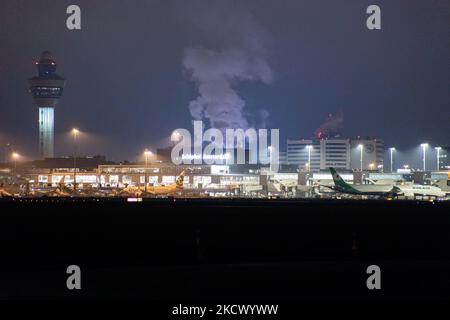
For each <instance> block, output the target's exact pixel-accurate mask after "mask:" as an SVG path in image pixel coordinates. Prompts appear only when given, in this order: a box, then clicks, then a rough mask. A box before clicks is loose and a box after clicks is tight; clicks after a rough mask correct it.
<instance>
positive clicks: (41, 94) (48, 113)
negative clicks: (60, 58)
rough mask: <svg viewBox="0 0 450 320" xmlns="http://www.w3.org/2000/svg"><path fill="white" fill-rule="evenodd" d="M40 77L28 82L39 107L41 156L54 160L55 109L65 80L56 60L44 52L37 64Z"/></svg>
mask: <svg viewBox="0 0 450 320" xmlns="http://www.w3.org/2000/svg"><path fill="white" fill-rule="evenodd" d="M35 64H36V66H37V69H38V76H36V77H33V78H31V79H29V80H28V82H29V85H30V93H31V95H32V96H33V98H34V102H35V104H36V105H37V107H39V155H40V157H41V158H42V159H44V158H53V156H54V154H53V145H54V108H55V106H56V104H57V103H58V101H59V99H60V98H61V96H62V93H63V89H64V85H65V79H64V78H62V77H60V76H59V75H57V74H56V60H55V58H54V57H53V55H52V54H51V53H50V52H48V51H44V52H43V53H41V55H40V57H39V59H38V60H37V61H36V62H35Z"/></svg>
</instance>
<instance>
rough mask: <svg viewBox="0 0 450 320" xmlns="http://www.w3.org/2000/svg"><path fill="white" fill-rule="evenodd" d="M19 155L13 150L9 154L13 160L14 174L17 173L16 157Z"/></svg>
mask: <svg viewBox="0 0 450 320" xmlns="http://www.w3.org/2000/svg"><path fill="white" fill-rule="evenodd" d="M19 157H20V155H19V154H18V153H17V152H13V153H12V154H11V158H12V159H13V161H14V174H17V159H19Z"/></svg>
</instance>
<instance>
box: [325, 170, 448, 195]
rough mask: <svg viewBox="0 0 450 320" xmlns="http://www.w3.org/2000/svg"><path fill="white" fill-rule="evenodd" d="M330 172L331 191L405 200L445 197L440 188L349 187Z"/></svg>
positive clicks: (420, 186) (377, 185)
mask: <svg viewBox="0 0 450 320" xmlns="http://www.w3.org/2000/svg"><path fill="white" fill-rule="evenodd" d="M330 172H331V175H332V177H333V181H334V187H333V188H332V189H333V190H336V191H338V192H343V193H348V194H356V195H378V196H388V197H399V196H404V197H405V198H415V197H416V196H426V197H434V198H444V197H445V196H446V194H445V192H443V191H442V190H441V189H440V188H438V187H436V186H429V185H420V184H411V185H386V184H362V185H350V184H348V183H346V182H345V181H344V180H343V179H342V177H341V176H340V175H339V174H338V173H337V172H336V170H335V169H334V168H330Z"/></svg>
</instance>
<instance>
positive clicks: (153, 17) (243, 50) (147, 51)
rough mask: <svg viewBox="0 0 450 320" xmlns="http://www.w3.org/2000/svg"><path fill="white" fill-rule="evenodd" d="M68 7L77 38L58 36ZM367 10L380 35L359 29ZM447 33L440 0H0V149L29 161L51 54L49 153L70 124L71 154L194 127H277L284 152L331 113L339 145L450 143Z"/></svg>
mask: <svg viewBox="0 0 450 320" xmlns="http://www.w3.org/2000/svg"><path fill="white" fill-rule="evenodd" d="M71 4H77V5H79V6H80V7H81V10H82V30H80V31H70V30H68V29H67V28H66V18H67V14H66V8H67V6H68V5H71ZM370 4H377V5H379V6H380V7H381V10H382V29H381V30H377V31H371V30H368V29H367V28H366V18H367V17H368V15H367V14H366V8H367V7H368V6H369V5H370ZM449 26H450V2H449V1H448V0H442V1H431V0H430V1H424V0H417V1H416V0H414V1H412V0H405V1H376V2H374V1H364V0H361V1H335V0H333V1H331V0H330V1H322V0H320V1H318V0H314V1H312V0H311V1H301V0H281V1H280V0H264V1H261V0H245V1H242V0H240V1H192V0H183V1H181V0H180V1H169V0H161V1H149V0H148V1H123V0H109V1H106V0H102V1H98V0H96V1H92V0H77V1H73V0H70V1H61V0H58V1H57V0H53V1H50V0H39V1H37V0H36V1H25V0H2V1H1V4H0V43H1V49H0V143H1V144H2V145H4V144H5V143H6V142H8V141H9V142H11V143H12V144H13V146H14V148H15V149H17V150H19V151H20V152H21V153H22V154H24V155H26V156H28V157H30V158H33V157H36V156H37V151H38V150H37V147H38V146H37V144H38V143H37V141H38V121H37V119H38V113H37V108H36V107H35V106H34V104H33V101H32V98H31V96H30V95H29V94H28V91H27V86H28V84H27V79H28V78H30V77H32V76H34V75H36V73H37V71H36V68H35V66H34V65H33V62H34V60H35V59H36V58H37V57H38V56H39V54H40V53H41V52H42V51H45V50H49V51H51V52H52V53H53V54H54V56H55V58H56V60H57V63H58V70H57V73H58V74H60V75H61V76H63V77H65V78H66V79H67V82H66V87H65V92H64V96H63V98H62V100H61V102H60V103H59V105H58V106H57V108H56V121H55V125H56V126H55V136H56V137H55V140H56V145H55V153H56V155H66V154H69V153H70V152H71V148H70V143H68V142H69V141H68V139H69V134H68V132H69V130H70V129H71V128H72V127H78V128H79V129H80V130H81V131H82V132H83V135H82V137H81V139H82V140H81V145H80V152H81V153H84V154H104V155H106V156H107V157H108V158H112V159H114V160H123V159H130V160H132V159H135V158H136V157H137V155H138V154H140V153H141V152H142V150H143V149H144V148H146V147H148V148H152V149H155V148H156V147H159V146H163V145H165V144H167V143H168V137H169V135H170V133H171V132H172V130H174V129H176V128H187V129H191V121H192V120H193V119H194V118H195V117H197V118H199V117H204V118H205V120H207V121H208V122H209V123H211V124H213V125H215V126H218V127H221V126H226V125H233V126H236V125H239V126H247V127H252V126H254V127H263V126H266V127H268V128H280V133H281V141H280V143H281V145H282V146H283V145H284V142H285V139H286V138H300V137H304V138H308V137H310V136H312V134H313V132H314V130H315V129H316V128H317V127H319V126H320V124H321V123H322V122H323V121H324V120H325V118H326V116H327V115H328V114H329V113H336V112H339V111H340V110H342V112H343V114H344V126H343V130H342V132H343V135H344V136H349V137H354V136H357V135H361V136H372V137H380V138H383V139H385V141H386V146H387V147H389V146H391V145H393V146H396V147H397V148H398V149H401V148H403V149H405V150H408V149H413V148H417V146H418V144H420V143H422V142H429V143H430V144H431V145H432V146H436V145H443V146H446V145H450V90H449V89H450V72H449V63H450V28H449ZM227 108H229V110H232V112H231V114H229V115H228V116H227V117H223V115H222V113H221V112H223V111H224V109H227Z"/></svg>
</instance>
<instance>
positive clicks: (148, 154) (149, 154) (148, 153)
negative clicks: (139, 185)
mask: <svg viewBox="0 0 450 320" xmlns="http://www.w3.org/2000/svg"><path fill="white" fill-rule="evenodd" d="M152 154H153V153H152V152H151V151H150V150H148V149H145V150H144V157H145V169H144V173H145V178H144V184H145V186H144V190H145V192H146V193H147V165H148V157H149V156H151V155H152Z"/></svg>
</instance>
